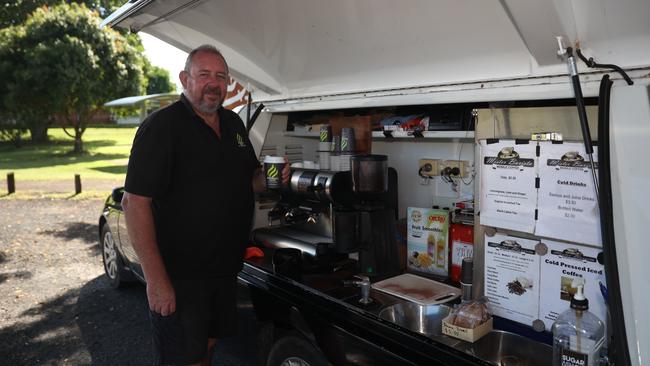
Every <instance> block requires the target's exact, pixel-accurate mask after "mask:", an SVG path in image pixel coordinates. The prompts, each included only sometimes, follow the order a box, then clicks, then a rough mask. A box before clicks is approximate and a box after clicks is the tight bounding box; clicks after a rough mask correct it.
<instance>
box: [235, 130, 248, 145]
mask: <svg viewBox="0 0 650 366" xmlns="http://www.w3.org/2000/svg"><path fill="white" fill-rule="evenodd" d="M235 137H236V138H237V146H239V147H246V143H245V142H244V138H242V137H241V135H240V134H238V133H237V134H235Z"/></svg>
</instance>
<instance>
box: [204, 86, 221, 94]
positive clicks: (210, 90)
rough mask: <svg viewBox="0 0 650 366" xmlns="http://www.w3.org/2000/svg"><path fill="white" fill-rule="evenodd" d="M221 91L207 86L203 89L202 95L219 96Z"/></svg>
mask: <svg viewBox="0 0 650 366" xmlns="http://www.w3.org/2000/svg"><path fill="white" fill-rule="evenodd" d="M220 93H221V90H219V88H218V87H216V86H208V87H205V89H203V94H220Z"/></svg>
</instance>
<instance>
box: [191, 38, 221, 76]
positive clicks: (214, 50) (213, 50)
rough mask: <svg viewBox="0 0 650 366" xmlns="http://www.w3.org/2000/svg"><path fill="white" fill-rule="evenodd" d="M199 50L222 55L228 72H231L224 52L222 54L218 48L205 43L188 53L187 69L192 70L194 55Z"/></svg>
mask: <svg viewBox="0 0 650 366" xmlns="http://www.w3.org/2000/svg"><path fill="white" fill-rule="evenodd" d="M199 52H207V53H212V54H214V55H217V56H219V57H221V59H222V60H223V63H224V64H225V65H226V72H228V73H230V68H229V67H228V63H227V62H226V58H225V57H223V54H221V51H219V49H218V48H216V47H215V46H213V45H211V44H203V45H200V46H199V47H197V48H195V49H193V50H192V51H190V53H189V54H188V55H187V59H185V71H186V72H190V68H191V67H192V59H193V58H194V55H196V54H197V53H199Z"/></svg>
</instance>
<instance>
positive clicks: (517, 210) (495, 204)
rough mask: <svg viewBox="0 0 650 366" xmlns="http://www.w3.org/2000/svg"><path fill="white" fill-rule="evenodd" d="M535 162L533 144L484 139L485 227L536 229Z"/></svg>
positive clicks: (483, 209) (482, 148) (482, 179)
mask: <svg viewBox="0 0 650 366" xmlns="http://www.w3.org/2000/svg"><path fill="white" fill-rule="evenodd" d="M535 162H536V156H535V145H533V144H516V142H515V141H514V140H500V141H498V142H495V143H488V142H487V141H486V140H481V163H482V167H481V216H480V217H481V225H487V226H494V227H500V228H505V229H512V230H517V231H523V232H527V233H532V232H533V231H534V230H535V209H536V207H537V188H536V187H535V178H536V171H535Z"/></svg>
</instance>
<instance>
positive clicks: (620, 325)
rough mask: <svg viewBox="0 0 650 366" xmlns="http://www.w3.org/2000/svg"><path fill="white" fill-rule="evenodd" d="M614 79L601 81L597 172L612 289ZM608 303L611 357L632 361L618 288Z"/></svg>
mask: <svg viewBox="0 0 650 366" xmlns="http://www.w3.org/2000/svg"><path fill="white" fill-rule="evenodd" d="M611 87H612V81H611V80H609V75H605V76H603V78H602V80H601V82H600V93H599V95H598V136H600V137H599V139H598V166H599V168H598V175H599V178H600V184H601V187H600V192H601V196H600V202H599V206H600V210H599V211H600V231H601V235H602V243H603V260H604V263H603V265H604V267H605V280H606V282H607V287H608V288H610V289H618V288H620V281H619V277H618V275H617V274H618V273H619V267H618V264H617V258H616V257H617V255H616V241H615V235H614V215H613V211H614V209H613V202H612V201H613V199H612V179H611V170H610V169H611V163H610V159H609V157H610V134H609V106H610V102H609V100H610V92H611ZM607 305H608V307H609V310H610V318H611V321H610V324H608V327H611V328H610V330H611V332H610V334H611V339H610V341H609V359H610V360H613V361H614V364H615V365H630V364H631V362H630V352H629V349H628V348H627V335H626V334H627V333H626V330H625V314H624V312H623V302H622V300H621V294H620V292H619V291H610V293H609V295H608V296H607Z"/></svg>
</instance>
